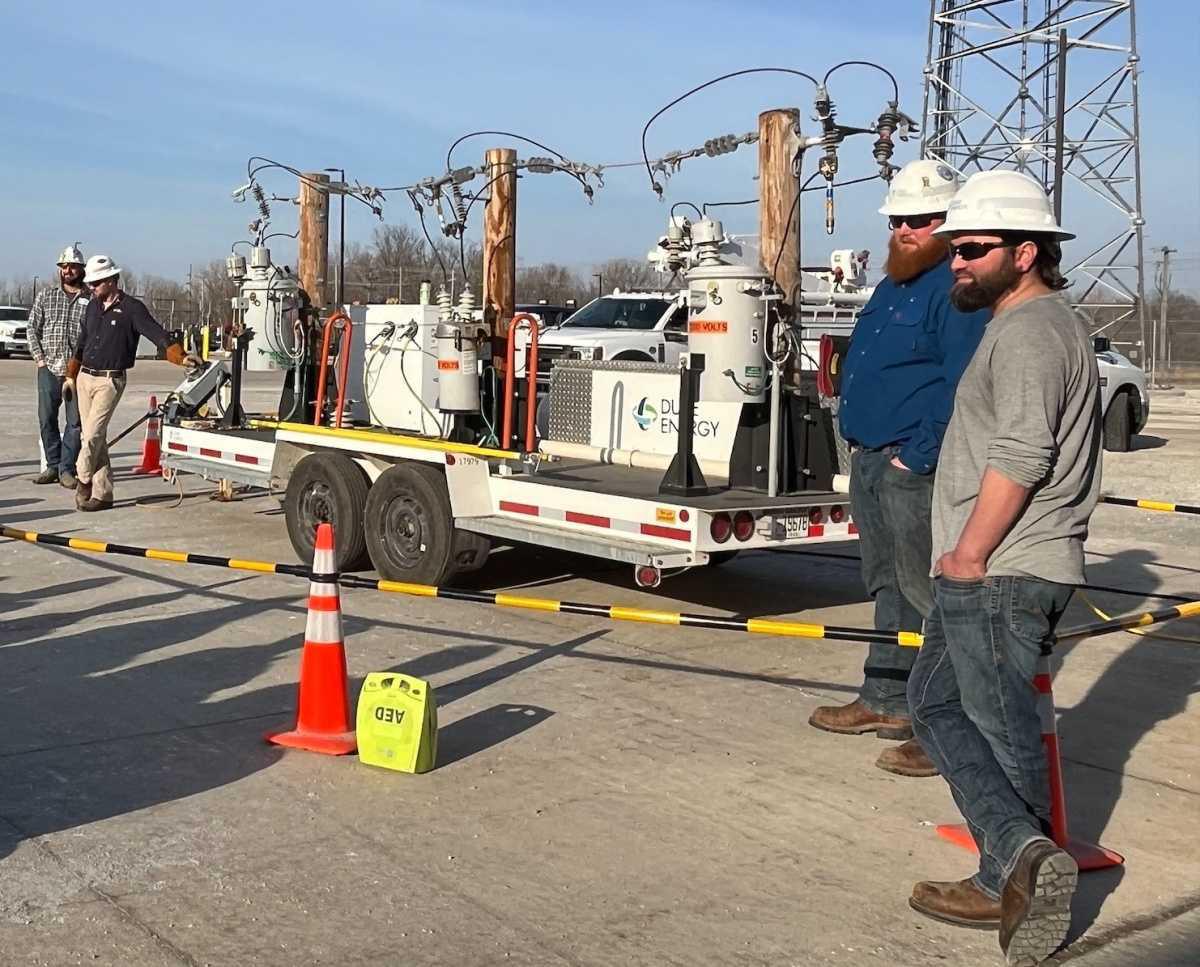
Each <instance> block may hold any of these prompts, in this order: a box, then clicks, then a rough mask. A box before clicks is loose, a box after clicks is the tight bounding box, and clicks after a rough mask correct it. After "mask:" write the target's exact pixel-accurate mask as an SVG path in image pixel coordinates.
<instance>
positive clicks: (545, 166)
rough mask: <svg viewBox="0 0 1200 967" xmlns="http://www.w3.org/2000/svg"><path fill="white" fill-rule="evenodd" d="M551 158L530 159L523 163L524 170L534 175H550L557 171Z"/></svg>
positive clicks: (556, 166)
mask: <svg viewBox="0 0 1200 967" xmlns="http://www.w3.org/2000/svg"><path fill="white" fill-rule="evenodd" d="M558 167H559V166H558V165H557V164H555V162H554V159H553V158H540V157H535V158H530V159H529V160H528V161H526V162H525V170H526V171H528V172H530V173H532V174H535V175H552V174H554V172H556V171H557V170H558Z"/></svg>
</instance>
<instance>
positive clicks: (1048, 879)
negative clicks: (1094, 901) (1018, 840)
mask: <svg viewBox="0 0 1200 967" xmlns="http://www.w3.org/2000/svg"><path fill="white" fill-rule="evenodd" d="M1078 881H1079V867H1078V866H1077V865H1076V863H1075V860H1074V859H1072V858H1071V854H1070V853H1068V852H1067V851H1066V850H1063V849H1059V848H1058V847H1057V846H1055V845H1054V843H1052V842H1051V841H1050V840H1048V839H1043V838H1040V837H1039V838H1038V839H1034V840H1031V841H1030V842H1028V843H1026V844H1025V847H1024V848H1023V849H1022V850H1021V852H1020V853H1018V854H1017V863H1016V865H1015V866H1014V867H1013V871H1012V874H1011V875H1010V876H1009V878H1008V882H1007V883H1005V884H1004V890H1003V892H1002V893H1001V894H1000V949H1001V950H1003V951H1004V956H1005V957H1006V958H1007V961H1006V962H1007V963H1008V964H1009V967H1034V965H1035V964H1040V963H1041V962H1042V961H1043V960H1045V959H1046V958H1047V957H1049V956H1050V955H1051V954H1052V953H1054V952H1055V951H1056V950H1058V948H1059V947H1061V946H1062V942H1063V941H1064V940H1065V939H1066V937H1067V930H1068V929H1070V926H1071V897H1072V896H1074V894H1075V885H1076V883H1077V882H1078Z"/></svg>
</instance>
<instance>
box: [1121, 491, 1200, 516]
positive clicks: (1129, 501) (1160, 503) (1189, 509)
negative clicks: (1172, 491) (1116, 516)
mask: <svg viewBox="0 0 1200 967" xmlns="http://www.w3.org/2000/svg"><path fill="white" fill-rule="evenodd" d="M1100 503H1102V504H1114V505H1115V506H1117V507H1137V508H1139V509H1140V510H1156V511H1158V512H1159V513H1160V514H1200V507H1197V506H1195V505H1194V504H1172V503H1169V502H1167V501H1165V500H1139V499H1138V498H1137V497H1111V496H1108V495H1105V496H1103V497H1101V498H1100Z"/></svg>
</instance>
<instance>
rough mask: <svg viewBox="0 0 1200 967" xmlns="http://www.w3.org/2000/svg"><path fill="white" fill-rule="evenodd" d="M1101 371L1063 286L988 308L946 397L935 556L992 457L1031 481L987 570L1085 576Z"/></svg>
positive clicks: (1069, 579) (946, 545) (954, 539)
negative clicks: (948, 408) (1001, 308)
mask: <svg viewBox="0 0 1200 967" xmlns="http://www.w3.org/2000/svg"><path fill="white" fill-rule="evenodd" d="M1100 444H1101V435H1100V379H1099V375H1098V373H1097V370H1096V355H1095V352H1094V351H1093V349H1092V345H1091V340H1090V339H1089V337H1088V334H1087V332H1086V330H1085V329H1084V326H1083V321H1082V320H1081V319H1080V317H1079V316H1077V315H1076V314H1075V311H1074V310H1073V309H1072V308H1071V307H1070V305H1068V304H1067V302H1066V300H1065V299H1063V298H1062V297H1061V296H1060V295H1057V294H1053V293H1052V294H1049V295H1044V296H1039V297H1037V298H1034V299H1030V300H1029V301H1027V302H1023V303H1021V304H1020V305H1018V306H1017V307H1015V308H1013V309H1011V310H1009V311H1007V312H1002V313H1001V314H1000V315H998V316H995V317H993V319H992V320H991V322H989V323H988V326H987V329H986V330H985V331H984V335H983V339H982V340H981V341H980V343H979V348H978V349H976V350H975V355H974V356H973V357H972V359H971V362H970V364H969V365H968V366H967V369H966V372H965V373H964V374H963V377H962V380H961V381H960V382H959V384H958V392H957V393H956V394H955V397H954V415H953V416H952V417H951V418H950V425H949V426H948V427H947V428H946V438H945V442H944V443H943V444H942V453H941V459H940V461H939V463H938V468H937V478H936V482H935V484H934V495H933V563H934V564H936V563H937V561H938V558H940V557H941V556H942V555H943V554H946V553H948V552H949V551H952V550H953V549H954V547H955V545H956V544H957V543H958V538H959V535H961V533H962V530H963V527H964V526H965V525H966V523H967V518H968V517H970V516H971V511H972V510H974V508H975V501H976V500H977V499H978V497H979V486H980V483H981V481H982V480H983V472H984V470H985V469H986V468H988V467H991V468H993V469H994V470H997V471H999V472H1000V473H1002V474H1003V475H1004V476H1005V477H1007V478H1008V479H1009V480H1011V481H1013V482H1014V483H1018V484H1020V485H1021V486H1023V487H1029V488H1031V490H1032V492H1031V494H1030V499H1029V503H1028V504H1027V505H1026V507H1025V510H1024V511H1023V512H1022V513H1021V516H1020V517H1019V518H1017V521H1016V523H1014V524H1013V526H1012V529H1011V530H1010V531H1009V532H1008V534H1007V535H1005V537H1004V539H1003V540H1002V541H1001V542H1000V546H999V547H997V548H996V550H995V551H993V552H992V556H991V557H990V558H989V559H988V562H987V573H988V574H989V575H1018V576H1026V577H1036V578H1041V579H1042V580H1045V581H1057V582H1059V583H1062V584H1082V583H1083V581H1084V576H1083V543H1084V541H1085V540H1086V539H1087V533H1088V518H1089V517H1091V515H1092V510H1093V509H1095V506H1096V501H1097V499H1098V498H1099V496H1100V459H1101V452H1102V451H1101V445H1100Z"/></svg>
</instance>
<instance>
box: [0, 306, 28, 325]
mask: <svg viewBox="0 0 1200 967" xmlns="http://www.w3.org/2000/svg"><path fill="white" fill-rule="evenodd" d="M28 318H29V310H28V309H0V322H24V321H25V320H26V319H28Z"/></svg>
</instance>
